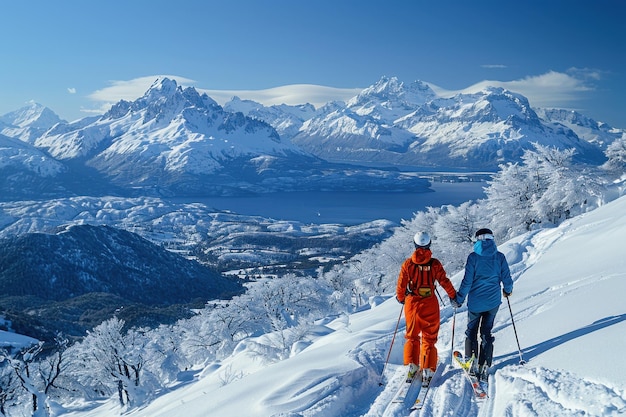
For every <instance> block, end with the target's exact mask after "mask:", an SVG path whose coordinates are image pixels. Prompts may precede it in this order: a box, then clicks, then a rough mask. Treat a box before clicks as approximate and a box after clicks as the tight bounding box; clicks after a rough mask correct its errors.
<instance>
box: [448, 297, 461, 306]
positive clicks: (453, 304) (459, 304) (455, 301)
mask: <svg viewBox="0 0 626 417" xmlns="http://www.w3.org/2000/svg"><path fill="white" fill-rule="evenodd" d="M450 304H452V307H454V308H459V307H461V303H459V302H458V301H457V300H456V298H452V297H450Z"/></svg>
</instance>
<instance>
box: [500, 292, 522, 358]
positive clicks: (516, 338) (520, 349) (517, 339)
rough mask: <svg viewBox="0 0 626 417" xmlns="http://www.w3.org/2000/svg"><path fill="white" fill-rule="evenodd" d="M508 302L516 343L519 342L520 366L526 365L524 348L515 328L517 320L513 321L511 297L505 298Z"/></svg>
mask: <svg viewBox="0 0 626 417" xmlns="http://www.w3.org/2000/svg"><path fill="white" fill-rule="evenodd" d="M505 298H506V302H507V303H508V304H509V313H511V323H513V332H514V333H515V341H517V351H518V352H519V364H520V365H524V364H525V363H526V361H525V360H524V358H523V357H522V348H521V347H520V345H519V338H518V337H517V329H516V328H515V319H513V310H511V301H510V300H509V297H505Z"/></svg>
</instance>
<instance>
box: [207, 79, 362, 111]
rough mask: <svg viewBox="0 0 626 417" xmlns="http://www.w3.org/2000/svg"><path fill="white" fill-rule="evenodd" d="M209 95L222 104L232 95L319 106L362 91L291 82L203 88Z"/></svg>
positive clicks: (344, 99)
mask: <svg viewBox="0 0 626 417" xmlns="http://www.w3.org/2000/svg"><path fill="white" fill-rule="evenodd" d="M199 91H202V92H204V93H206V94H207V95H208V96H209V97H211V98H212V99H214V100H215V101H217V102H218V103H219V104H224V103H226V102H227V101H229V100H230V99H232V98H233V97H234V96H237V97H239V98H240V99H244V100H253V101H256V102H258V103H261V104H263V105H265V106H272V105H278V104H288V105H296V104H305V103H310V104H312V105H314V106H315V107H321V106H323V105H324V104H326V103H328V102H330V101H347V100H349V99H351V98H352V97H354V96H356V95H357V94H359V93H360V92H361V91H363V88H334V87H325V86H321V85H313V84H292V85H285V86H281V87H275V88H268V89H265V90H204V89H200V90H199Z"/></svg>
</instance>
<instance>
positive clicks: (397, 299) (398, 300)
mask: <svg viewBox="0 0 626 417" xmlns="http://www.w3.org/2000/svg"><path fill="white" fill-rule="evenodd" d="M396 301H397V302H399V303H400V304H404V300H402V301H400V299H399V298H398V296H397V295H396Z"/></svg>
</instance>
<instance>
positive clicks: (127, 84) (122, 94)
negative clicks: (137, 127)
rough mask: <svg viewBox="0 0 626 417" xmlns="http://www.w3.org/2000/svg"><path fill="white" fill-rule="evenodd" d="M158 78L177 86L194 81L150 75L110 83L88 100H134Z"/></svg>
mask: <svg viewBox="0 0 626 417" xmlns="http://www.w3.org/2000/svg"><path fill="white" fill-rule="evenodd" d="M159 78H169V79H171V80H175V81H176V83H178V85H182V86H190V85H193V84H195V81H193V80H190V79H188V78H184V77H178V76H176V75H151V76H148V77H140V78H134V79H132V80H128V81H111V85H110V86H109V87H105V88H103V89H101V90H96V91H95V92H93V93H91V94H89V96H88V98H90V99H91V100H93V101H97V102H111V103H117V102H118V101H120V100H128V101H132V100H136V99H138V98H139V97H141V96H143V95H144V94H145V92H146V91H148V89H149V88H150V86H151V85H152V84H153V83H154V82H155V81H156V80H157V79H159Z"/></svg>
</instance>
